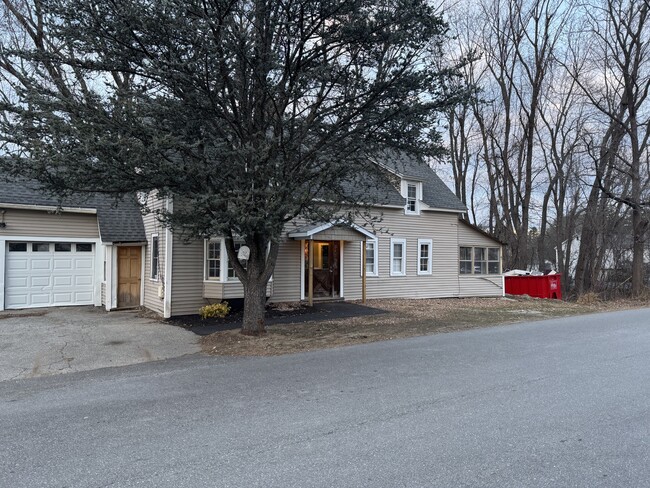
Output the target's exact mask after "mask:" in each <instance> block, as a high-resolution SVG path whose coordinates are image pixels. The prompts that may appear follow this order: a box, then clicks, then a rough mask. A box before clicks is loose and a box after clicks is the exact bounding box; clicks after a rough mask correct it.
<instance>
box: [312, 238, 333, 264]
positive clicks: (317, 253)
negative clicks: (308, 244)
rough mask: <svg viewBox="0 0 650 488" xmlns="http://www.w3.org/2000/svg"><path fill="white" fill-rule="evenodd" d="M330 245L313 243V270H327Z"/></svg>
mask: <svg viewBox="0 0 650 488" xmlns="http://www.w3.org/2000/svg"><path fill="white" fill-rule="evenodd" d="M329 257H330V245H329V243H327V242H314V269H328V268H329V267H330V264H329V261H330V260H329Z"/></svg>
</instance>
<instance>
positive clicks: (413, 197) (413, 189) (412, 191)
mask: <svg viewBox="0 0 650 488" xmlns="http://www.w3.org/2000/svg"><path fill="white" fill-rule="evenodd" d="M406 193H407V195H406V211H407V212H409V213H415V211H416V209H417V203H418V187H417V185H415V184H414V183H408V184H407V185H406Z"/></svg>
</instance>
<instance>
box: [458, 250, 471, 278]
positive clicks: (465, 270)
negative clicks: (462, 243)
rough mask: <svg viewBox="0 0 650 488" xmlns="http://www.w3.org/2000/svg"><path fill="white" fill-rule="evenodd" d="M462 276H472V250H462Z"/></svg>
mask: <svg viewBox="0 0 650 488" xmlns="http://www.w3.org/2000/svg"><path fill="white" fill-rule="evenodd" d="M460 274H472V248H471V247H461V248H460Z"/></svg>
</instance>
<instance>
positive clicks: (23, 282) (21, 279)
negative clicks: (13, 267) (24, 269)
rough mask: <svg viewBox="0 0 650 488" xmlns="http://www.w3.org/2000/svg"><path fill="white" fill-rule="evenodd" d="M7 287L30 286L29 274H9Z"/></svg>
mask: <svg viewBox="0 0 650 488" xmlns="http://www.w3.org/2000/svg"><path fill="white" fill-rule="evenodd" d="M5 287H7V288H10V287H11V288H28V287H29V278H28V277H27V276H7V279H6V280H5Z"/></svg>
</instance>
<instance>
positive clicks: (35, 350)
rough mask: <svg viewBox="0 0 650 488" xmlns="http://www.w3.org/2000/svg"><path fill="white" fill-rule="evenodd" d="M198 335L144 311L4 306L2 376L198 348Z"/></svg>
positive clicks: (73, 368) (87, 367)
mask: <svg viewBox="0 0 650 488" xmlns="http://www.w3.org/2000/svg"><path fill="white" fill-rule="evenodd" d="M197 342H198V341H197V338H196V336H195V335H194V334H192V333H191V332H188V331H186V330H185V329H182V328H180V327H174V326H171V325H167V324H165V323H163V322H160V321H158V320H153V319H149V318H144V317H141V316H140V315H139V312H135V311H129V312H110V313H108V312H105V311H103V310H100V309H98V308H94V307H60V308H47V309H32V310H29V311H28V310H23V311H11V312H9V311H5V312H0V381H6V380H11V379H19V378H31V377H35V376H43V375H53V374H61V373H71V372H75V371H86V370H91V369H98V368H106V367H110V366H125V365H128V364H135V363H143V362H146V361H156V360H159V359H168V358H173V357H178V356H183V355H185V354H193V353H196V352H199V350H200V348H199V346H198V343H197Z"/></svg>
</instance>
